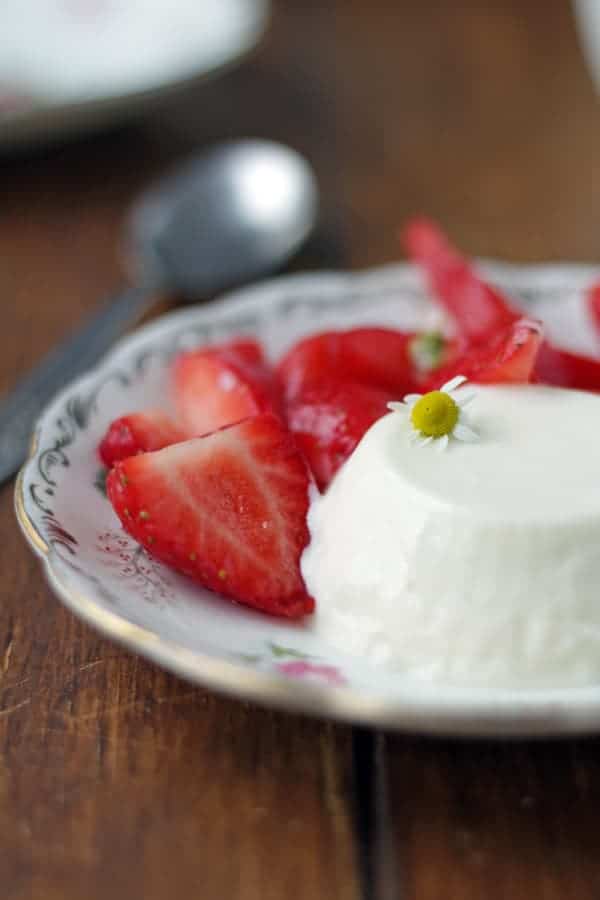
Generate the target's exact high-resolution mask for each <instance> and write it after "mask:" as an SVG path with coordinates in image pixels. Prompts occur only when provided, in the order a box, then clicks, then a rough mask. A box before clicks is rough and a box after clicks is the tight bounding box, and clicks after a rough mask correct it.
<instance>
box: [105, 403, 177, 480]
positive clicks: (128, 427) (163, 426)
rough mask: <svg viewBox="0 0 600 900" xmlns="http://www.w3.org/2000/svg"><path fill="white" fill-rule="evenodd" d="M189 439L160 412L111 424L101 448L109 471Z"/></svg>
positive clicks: (134, 414) (122, 419) (136, 416)
mask: <svg viewBox="0 0 600 900" xmlns="http://www.w3.org/2000/svg"><path fill="white" fill-rule="evenodd" d="M186 437H188V435H186V434H185V432H184V431H183V430H182V429H181V428H179V427H178V426H177V425H175V423H174V422H172V421H171V420H170V419H169V417H168V416H166V415H165V414H164V413H163V412H161V411H160V410H150V411H149V412H143V413H130V414H129V415H128V416H121V417H120V418H119V419H115V421H114V422H111V424H110V426H109V428H108V430H107V432H106V434H105V435H104V437H103V438H102V441H101V442H100V445H99V447H98V453H99V454H100V458H101V460H102V462H103V463H104V464H105V465H107V466H108V467H109V468H110V467H111V466H113V465H114V464H115V463H116V462H118V461H119V460H120V459H127V457H128V456H135V455H136V454H137V453H147V452H148V451H152V450H162V448H163V447H168V446H169V444H176V443H177V442H178V441H185V439H186Z"/></svg>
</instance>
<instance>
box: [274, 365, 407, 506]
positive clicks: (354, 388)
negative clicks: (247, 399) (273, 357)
mask: <svg viewBox="0 0 600 900" xmlns="http://www.w3.org/2000/svg"><path fill="white" fill-rule="evenodd" d="M395 396H396V395H395V394H394V393H392V392H390V391H384V390H381V389H380V388H376V387H369V386H367V385H364V384H354V383H352V382H343V383H342V382H328V383H323V384H319V385H313V386H312V387H310V388H308V389H307V390H306V391H305V392H304V393H303V394H302V395H301V396H300V397H297V398H296V399H295V400H292V401H291V402H290V403H289V404H288V406H287V416H288V425H289V427H290V429H291V430H292V431H293V433H294V435H295V438H296V443H297V444H298V446H299V448H300V449H301V450H302V452H303V453H304V455H305V457H306V459H307V461H308V464H309V466H310V468H311V470H312V473H313V475H314V476H315V480H316V482H317V484H318V486H319V488H320V489H321V490H324V489H325V488H326V487H327V485H328V484H329V482H330V481H331V479H332V478H333V476H334V475H335V473H336V472H337V470H338V469H339V468H340V466H341V465H342V463H344V462H345V461H346V460H347V459H348V457H349V456H350V454H351V453H352V451H353V450H354V448H355V447H356V445H357V444H358V442H359V441H360V439H361V438H362V437H363V435H364V434H365V432H366V431H367V430H368V429H369V428H370V427H371V425H372V424H373V423H374V422H376V421H377V419H380V418H381V416H383V415H385V414H386V412H387V404H388V401H389V400H393V399H394V398H395Z"/></svg>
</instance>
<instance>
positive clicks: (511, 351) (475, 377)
mask: <svg viewBox="0 0 600 900" xmlns="http://www.w3.org/2000/svg"><path fill="white" fill-rule="evenodd" d="M541 346H542V326H541V324H540V323H539V322H536V321H535V320H532V319H520V320H519V321H518V322H515V324H514V325H511V326H510V327H509V328H508V329H505V330H504V332H501V333H500V334H498V335H497V336H496V338H495V339H494V340H490V341H489V342H488V344H486V345H475V346H473V347H471V348H470V349H468V350H466V351H465V352H463V353H461V354H460V355H459V356H458V357H456V359H454V360H452V362H450V363H448V364H447V365H445V366H442V367H441V368H440V369H436V370H435V371H434V372H431V373H430V374H429V376H428V378H427V380H426V382H425V384H424V386H423V389H424V390H426V391H430V390H435V389H436V388H439V387H440V385H442V384H444V383H445V382H446V381H450V379H451V378H454V376H455V375H464V376H465V377H466V378H468V379H469V381H475V382H478V383H479V384H511V383H512V384H524V383H527V382H529V381H531V380H532V378H533V373H534V370H535V365H536V360H537V357H538V353H539V352H540V347H541Z"/></svg>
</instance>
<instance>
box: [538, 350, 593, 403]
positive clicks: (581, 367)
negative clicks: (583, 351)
mask: <svg viewBox="0 0 600 900" xmlns="http://www.w3.org/2000/svg"><path fill="white" fill-rule="evenodd" d="M535 376H536V379H537V380H538V381H541V382H542V384H553V385H556V387H566V388H574V389H576V390H580V391H598V392H600V360H597V359H592V358H591V357H589V356H581V355H580V354H579V353H571V352H570V351H568V350H561V349H560V348H559V347H554V346H553V345H552V344H549V343H548V341H544V343H543V344H542V347H541V349H540V352H539V356H538V358H537V361H536V364H535Z"/></svg>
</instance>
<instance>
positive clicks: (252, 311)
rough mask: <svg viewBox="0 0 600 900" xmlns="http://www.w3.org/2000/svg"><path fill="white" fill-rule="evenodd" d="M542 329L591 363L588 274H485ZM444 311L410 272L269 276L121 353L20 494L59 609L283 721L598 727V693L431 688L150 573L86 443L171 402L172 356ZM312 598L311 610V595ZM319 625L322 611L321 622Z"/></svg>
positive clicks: (157, 569) (74, 402) (179, 317)
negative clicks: (211, 345)
mask: <svg viewBox="0 0 600 900" xmlns="http://www.w3.org/2000/svg"><path fill="white" fill-rule="evenodd" d="M486 270H487V274H488V276H489V277H490V278H491V279H492V280H495V281H496V282H497V283H498V284H500V285H501V286H504V287H505V288H507V289H508V290H510V291H511V292H512V293H513V294H514V295H515V296H519V297H520V298H522V300H523V301H524V302H525V303H526V304H528V306H529V309H530V310H531V312H532V313H533V314H537V315H539V316H540V317H541V318H543V319H544V320H545V321H546V323H547V325H548V331H549V334H550V336H554V337H555V338H556V339H557V340H558V341H560V342H562V343H563V345H564V344H565V335H568V342H569V346H571V347H573V348H575V349H580V350H585V351H587V352H588V353H593V354H596V355H598V351H599V348H598V346H597V345H596V341H595V338H594V330H593V329H592V328H591V327H590V324H589V322H588V321H587V318H586V314H585V309H584V304H583V303H582V298H583V292H584V289H585V288H586V287H587V286H588V285H589V283H590V282H591V280H592V279H593V278H594V277H596V278H597V277H598V275H599V272H598V270H597V269H595V270H594V269H591V268H587V267H583V266H547V267H512V266H504V265H488V266H487V268H486ZM438 315H439V314H438V313H437V311H436V310H435V309H434V308H433V306H432V305H431V303H430V301H429V300H428V299H427V295H426V293H425V291H424V289H423V287H422V284H421V281H420V278H419V276H418V274H417V272H416V271H415V270H414V269H413V268H412V267H410V266H401V265H400V266H389V267H385V268H382V269H377V270H373V271H369V272H366V273H362V274H335V273H321V274H309V275H300V276H291V277H285V278H280V279H275V280H272V281H269V282H266V283H264V284H260V285H258V286H256V287H253V288H250V289H246V290H243V291H239V292H237V293H235V294H234V295H231V296H229V297H227V298H226V299H224V300H221V301H218V302H215V303H212V304H210V305H206V306H202V307H198V308H189V309H186V310H182V311H180V312H176V313H174V314H171V315H169V316H166V317H164V318H162V319H159V320H157V321H156V322H153V323H152V324H150V325H148V326H146V327H145V328H142V329H140V330H139V331H138V332H136V333H135V334H133V335H132V336H130V337H128V338H126V339H125V340H123V341H121V343H119V344H118V345H117V346H116V347H115V349H114V350H113V351H112V352H111V353H110V354H109V355H108V356H107V357H106V358H105V359H104V361H103V362H102V364H101V365H100V366H98V368H96V369H94V370H93V371H92V372H89V373H88V374H87V375H84V376H83V377H82V378H80V379H78V380H77V381H76V382H74V383H73V384H71V385H70V386H69V387H68V388H66V389H65V390H64V391H63V392H62V393H61V394H60V395H59V396H58V397H56V399H55V400H54V401H53V403H52V404H51V405H50V406H49V407H48V408H47V409H46V411H45V413H44V414H43V416H42V417H41V419H40V421H39V423H38V426H37V428H36V431H35V436H34V438H33V443H32V450H31V458H30V459H29V461H28V462H27V463H26V465H25V466H24V468H23V470H22V472H21V474H20V476H19V479H18V482H17V487H16V508H17V515H18V518H19V522H20V524H21V527H22V529H23V532H24V533H25V536H26V538H27V540H28V541H29V543H30V544H31V546H32V548H33V549H34V551H35V552H36V553H37V554H38V555H39V556H40V558H41V561H42V564H43V567H44V571H45V574H46V577H47V579H48V582H49V584H50V586H51V588H52V590H53V591H54V592H55V593H56V594H57V596H58V597H59V598H60V599H61V600H62V601H63V603H65V605H66V606H68V607H69V608H70V609H71V610H72V611H73V612H74V613H75V614H76V615H78V616H80V617H81V618H82V619H84V620H85V621H86V622H88V623H89V624H90V625H92V626H94V627H95V628H97V629H98V630H99V631H101V632H103V633H104V634H105V635H106V636H107V637H110V638H113V639H114V640H116V641H119V642H121V643H123V644H125V645H126V646H127V647H129V648H130V649H131V650H133V651H135V652H137V653H140V654H141V655H143V656H146V657H148V658H149V659H151V660H153V661H154V662H156V663H158V664H160V665H162V666H164V667H165V668H167V669H170V670H171V671H173V672H175V673H177V674H178V675H180V676H182V677H183V678H186V679H188V680H189V681H191V682H196V683H198V684H201V685H204V686H206V687H209V688H214V689H215V690H217V691H222V692H224V693H228V694H232V695H234V696H237V697H240V698H244V699H248V700H255V701H257V702H259V703H264V704H268V705H272V706H278V707H282V708H284V709H289V710H301V711H304V712H307V713H311V714H315V715H320V716H330V717H333V718H336V719H343V720H348V721H351V722H357V723H359V722H360V723H366V724H369V725H373V726H383V727H389V728H397V729H405V730H414V731H420V732H427V733H431V734H434V733H435V734H456V735H459V734H460V735H516V734H520V735H544V734H546V735H548V734H563V733H577V732H579V733H583V732H592V731H596V730H600V685H598V687H590V688H576V689H569V690H564V689H563V690H559V689H557V690H544V691H531V690H529V691H497V690H488V689H472V690H471V689H469V690H467V689H453V688H450V687H439V686H436V687H433V686H427V685H424V684H422V683H419V684H417V683H415V682H414V681H409V680H407V679H406V678H405V677H403V676H399V675H394V674H391V673H389V672H386V671H383V670H381V669H379V668H377V667H374V666H372V665H369V664H367V663H366V662H365V661H363V660H362V659H357V658H353V657H351V656H344V655H343V654H340V653H339V652H336V651H334V650H332V649H331V648H330V647H329V646H327V645H326V644H325V643H323V641H322V640H321V639H320V638H319V637H318V635H317V633H316V631H315V628H314V625H313V624H311V622H310V621H307V622H306V623H304V624H291V623H289V622H286V621H281V620H275V619H271V618H268V617H267V616H264V615H261V614H258V613H255V612H253V611H251V610H248V609H245V608H243V607H241V606H236V605H235V604H233V603H230V602H228V601H226V600H223V599H221V598H219V597H216V596H214V595H211V594H210V593H208V592H206V591H203V590H202V589H201V588H199V587H198V586H196V585H194V584H193V583H191V582H190V581H187V580H186V579H185V578H183V577H179V576H178V575H176V574H175V573H174V572H172V571H170V570H169V569H167V568H165V567H164V566H162V565H160V564H159V563H156V562H154V561H153V560H152V559H151V558H150V557H149V556H148V555H147V554H146V553H145V552H144V551H143V550H142V549H141V548H140V547H139V546H137V545H136V544H135V543H134V542H133V541H132V540H131V539H130V538H129V537H127V535H125V534H124V533H123V531H122V530H121V529H120V526H119V523H118V520H117V518H116V516H115V515H114V513H113V511H112V509H111V507H110V505H109V503H108V501H107V500H106V498H105V497H104V494H103V477H102V472H100V471H99V469H100V466H99V461H98V458H97V455H96V446H97V444H98V441H99V439H100V437H101V436H102V434H103V432H104V430H105V429H106V427H107V425H108V424H109V422H110V421H111V420H112V419H114V418H115V417H116V416H119V415H122V414H124V413H126V412H130V411H132V410H138V409H143V408H144V407H156V406H157V405H158V403H157V400H158V401H159V402H160V399H161V398H164V399H165V401H166V398H167V380H168V379H167V376H168V366H169V361H170V360H171V358H172V357H173V355H174V354H175V353H176V352H177V351H178V350H180V349H181V348H185V347H190V346H196V345H201V344H203V343H206V342H214V341H219V340H222V339H226V338H229V337H232V336H234V335H239V334H248V335H256V336H257V337H258V338H259V339H260V340H261V341H263V342H264V344H265V346H266V348H267V350H268V352H269V353H270V354H272V355H273V356H276V355H277V354H279V353H280V352H281V351H282V350H284V349H285V348H286V347H287V346H289V345H290V344H291V343H292V342H293V341H294V340H296V339H297V338H298V337H299V336H300V335H303V334H307V333H310V332H314V331H318V330H320V329H323V328H325V327H345V326H351V325H357V324H359V323H363V324H367V323H370V324H382V325H396V326H398V327H400V328H423V327H426V328H431V327H432V326H436V325H437V324H439V320H438ZM317 601H318V598H317ZM317 615H318V613H317Z"/></svg>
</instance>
